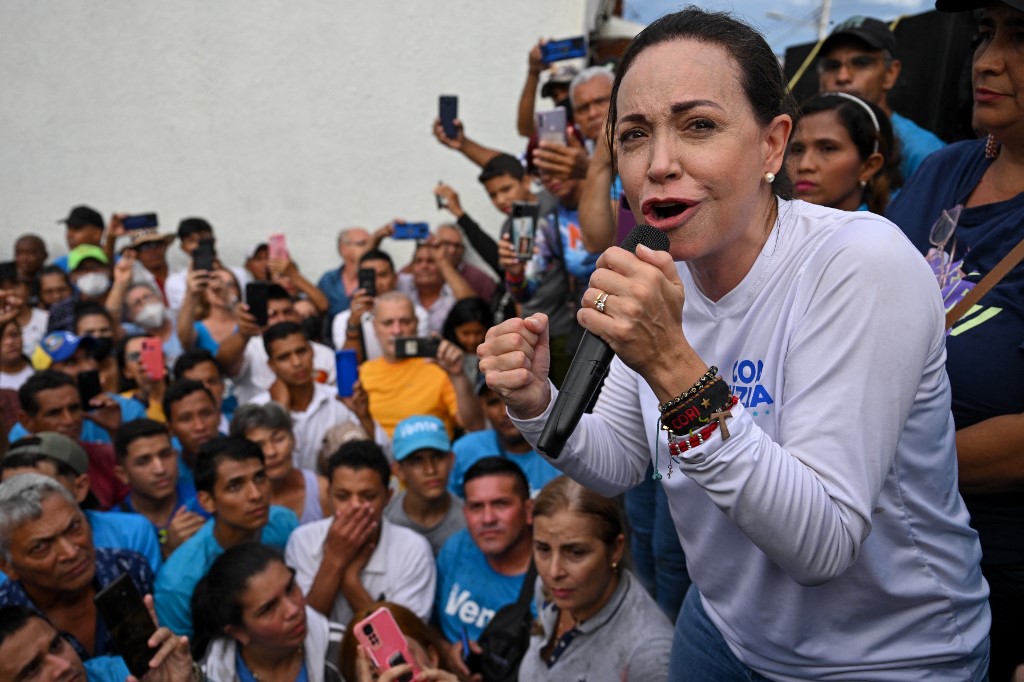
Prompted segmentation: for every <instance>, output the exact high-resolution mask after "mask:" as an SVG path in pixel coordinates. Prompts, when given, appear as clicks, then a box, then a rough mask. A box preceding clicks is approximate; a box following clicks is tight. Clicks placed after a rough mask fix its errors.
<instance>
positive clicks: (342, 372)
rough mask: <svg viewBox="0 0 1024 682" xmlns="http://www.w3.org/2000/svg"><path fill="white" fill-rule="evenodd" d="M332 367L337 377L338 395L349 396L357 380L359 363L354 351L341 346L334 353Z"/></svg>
mask: <svg viewBox="0 0 1024 682" xmlns="http://www.w3.org/2000/svg"><path fill="white" fill-rule="evenodd" d="M334 368H335V370H336V373H337V377H338V397H339V398H351V397H352V394H353V393H354V392H355V390H354V385H355V383H356V381H358V380H359V364H358V362H357V361H356V352H355V351H354V350H352V349H351V348H342V349H341V350H339V351H338V352H336V353H335V354H334Z"/></svg>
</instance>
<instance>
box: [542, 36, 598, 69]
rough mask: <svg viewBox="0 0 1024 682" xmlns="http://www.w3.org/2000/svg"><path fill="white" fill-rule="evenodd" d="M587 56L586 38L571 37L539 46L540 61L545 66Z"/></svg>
mask: <svg viewBox="0 0 1024 682" xmlns="http://www.w3.org/2000/svg"><path fill="white" fill-rule="evenodd" d="M586 56H587V37H586V36H573V37H572V38H562V39H561V40H551V41H548V42H547V43H544V44H543V45H541V46H540V60H541V61H542V62H544V63H545V64H550V63H551V62H560V61H562V60H563V59H576V58H577V57H586Z"/></svg>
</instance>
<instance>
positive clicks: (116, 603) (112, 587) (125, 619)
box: [93, 573, 156, 678]
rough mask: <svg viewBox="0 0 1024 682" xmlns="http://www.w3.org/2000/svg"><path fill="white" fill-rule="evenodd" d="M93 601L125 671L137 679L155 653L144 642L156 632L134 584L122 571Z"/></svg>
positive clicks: (147, 668)
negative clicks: (119, 655)
mask: <svg viewBox="0 0 1024 682" xmlns="http://www.w3.org/2000/svg"><path fill="white" fill-rule="evenodd" d="M93 600H94V601H95V602H96V610H97V611H99V612H100V617H101V618H102V619H103V622H104V624H105V625H106V626H107V630H108V631H109V632H110V636H111V637H112V638H113V640H114V644H115V645H116V646H117V652H118V653H119V654H121V658H123V659H124V662H125V663H126V664H127V665H128V670H129V671H130V672H131V674H132V675H134V676H135V677H139V678H141V677H142V676H143V675H145V674H146V673H148V672H149V660H150V659H151V658H153V655H154V654H155V653H156V651H154V650H153V649H150V648H149V644H148V642H149V638H150V637H152V636H153V633H154V632H156V624H155V623H154V622H153V618H152V616H150V615H149V611H148V610H147V609H146V603H145V602H144V601H142V595H140V594H139V591H138V590H137V589H136V588H135V583H133V582H132V579H131V578H130V577H128V574H127V573H122V574H121V575H120V576H118V578H117V579H116V580H114V582H112V583H110V584H109V585H107V586H106V587H104V588H103V589H102V590H100V591H99V593H97V594H96V596H95V597H94V599H93Z"/></svg>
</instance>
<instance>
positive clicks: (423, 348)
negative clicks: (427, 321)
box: [395, 336, 441, 358]
mask: <svg viewBox="0 0 1024 682" xmlns="http://www.w3.org/2000/svg"><path fill="white" fill-rule="evenodd" d="M440 346H441V339H439V338H437V337H435V336H396V337H395V357H396V358H436V357H437V349H438V348H439V347H440Z"/></svg>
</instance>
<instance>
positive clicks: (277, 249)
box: [267, 233, 288, 259]
mask: <svg viewBox="0 0 1024 682" xmlns="http://www.w3.org/2000/svg"><path fill="white" fill-rule="evenodd" d="M267 255H268V256H269V257H271V258H275V259H283V258H288V247H287V246H285V242H284V235H283V234H281V233H277V234H272V235H270V238H269V239H268V240H267Z"/></svg>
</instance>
